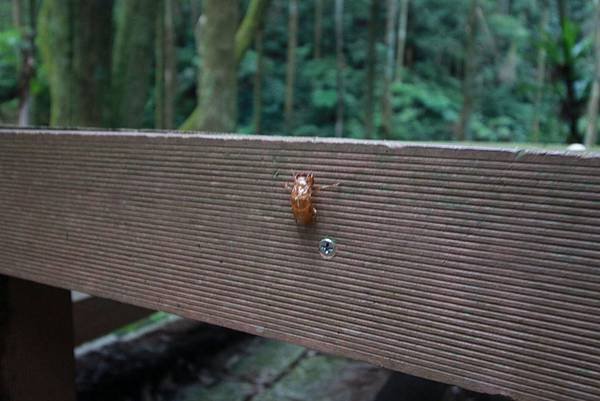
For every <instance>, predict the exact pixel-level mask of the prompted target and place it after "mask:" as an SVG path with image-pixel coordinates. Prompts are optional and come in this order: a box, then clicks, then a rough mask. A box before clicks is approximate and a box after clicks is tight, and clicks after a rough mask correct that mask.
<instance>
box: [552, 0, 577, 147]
mask: <svg viewBox="0 0 600 401" xmlns="http://www.w3.org/2000/svg"><path fill="white" fill-rule="evenodd" d="M557 1H558V14H559V18H560V27H561V37H562V50H563V59H564V64H563V65H562V76H563V82H564V84H565V89H566V92H567V98H566V100H565V102H563V110H562V112H563V115H564V116H565V117H566V118H567V122H568V124H569V135H568V137H567V143H580V142H581V140H582V138H581V136H580V134H579V132H578V129H577V119H578V112H577V99H576V96H575V71H574V69H573V64H574V60H573V55H572V54H571V49H570V48H569V44H568V43H567V41H568V39H567V38H566V36H565V34H564V32H565V28H566V24H567V21H568V16H567V3H566V1H565V0H557Z"/></svg>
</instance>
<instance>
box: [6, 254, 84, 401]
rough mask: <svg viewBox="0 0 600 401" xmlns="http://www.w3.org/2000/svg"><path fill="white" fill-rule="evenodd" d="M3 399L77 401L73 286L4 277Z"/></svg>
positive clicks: (19, 400) (15, 400) (18, 400)
mask: <svg viewBox="0 0 600 401" xmlns="http://www.w3.org/2000/svg"><path fill="white" fill-rule="evenodd" d="M3 246H4V245H3ZM0 399H2V400H7V401H38V400H61V401H63V400H64V401H75V364H74V360H73V324H72V320H71V299H70V294H69V291H67V290H63V289H60V288H53V287H49V286H46V285H43V284H38V283H34V282H31V281H26V280H20V279H17V278H12V277H6V276H0Z"/></svg>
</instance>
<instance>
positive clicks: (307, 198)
mask: <svg viewBox="0 0 600 401" xmlns="http://www.w3.org/2000/svg"><path fill="white" fill-rule="evenodd" d="M293 180H294V182H293V183H290V182H286V183H285V188H286V189H288V190H289V189H290V186H291V196H290V203H291V205H292V213H294V217H295V218H296V223H298V224H305V225H307V224H312V223H314V222H315V220H316V219H317V209H315V206H314V204H313V199H312V195H313V193H314V192H317V191H322V190H324V189H327V188H331V187H335V186H337V185H339V183H335V184H333V185H322V186H318V185H315V176H314V174H313V173H297V174H294V177H293Z"/></svg>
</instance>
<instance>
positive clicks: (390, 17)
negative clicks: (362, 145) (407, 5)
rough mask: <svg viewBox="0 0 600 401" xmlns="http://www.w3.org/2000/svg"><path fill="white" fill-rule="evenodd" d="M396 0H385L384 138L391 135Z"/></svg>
mask: <svg viewBox="0 0 600 401" xmlns="http://www.w3.org/2000/svg"><path fill="white" fill-rule="evenodd" d="M397 10H398V0H387V21H386V26H385V32H386V34H385V37H386V46H387V52H386V63H385V76H384V88H383V122H382V123H383V133H384V136H385V137H386V138H390V137H391V136H392V82H393V80H394V69H395V68H394V61H395V58H394V49H395V48H396V30H395V29H394V27H395V23H394V22H395V20H396V14H397Z"/></svg>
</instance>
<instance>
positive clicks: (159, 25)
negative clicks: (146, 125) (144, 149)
mask: <svg viewBox="0 0 600 401" xmlns="http://www.w3.org/2000/svg"><path fill="white" fill-rule="evenodd" d="M173 7H174V3H173V0H160V5H159V10H162V12H159V13H157V15H156V76H155V78H156V84H155V94H156V95H155V106H156V109H155V126H156V128H173V114H174V109H175V74H176V71H175V29H174V23H173V17H174V15H173V14H174V10H173Z"/></svg>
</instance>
